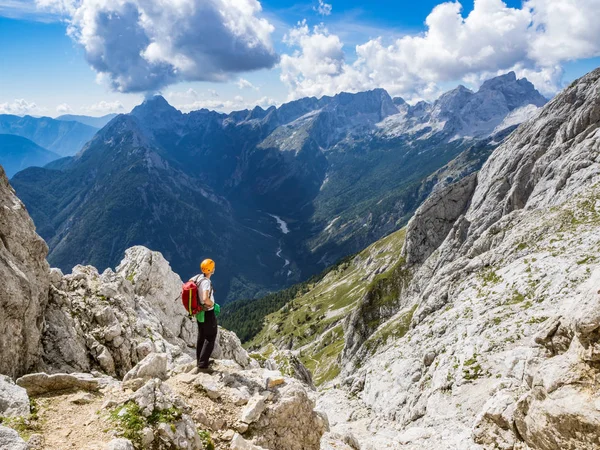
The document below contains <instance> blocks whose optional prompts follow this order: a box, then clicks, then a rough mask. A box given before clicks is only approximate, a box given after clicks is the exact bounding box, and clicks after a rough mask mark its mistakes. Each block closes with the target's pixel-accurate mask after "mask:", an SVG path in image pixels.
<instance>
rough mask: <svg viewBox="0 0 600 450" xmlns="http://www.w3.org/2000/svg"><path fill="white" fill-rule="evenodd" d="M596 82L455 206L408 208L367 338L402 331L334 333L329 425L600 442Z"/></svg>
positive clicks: (546, 111) (476, 438) (368, 439)
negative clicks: (338, 383) (396, 281)
mask: <svg viewBox="0 0 600 450" xmlns="http://www.w3.org/2000/svg"><path fill="white" fill-rule="evenodd" d="M599 93H600V69H599V70H596V71H593V72H591V73H590V74H588V75H586V76H585V77H583V78H582V79H580V80H578V81H577V82H575V83H573V84H572V85H571V86H570V87H569V88H567V89H565V91H564V92H562V93H561V94H560V95H558V96H557V97H556V98H555V99H554V100H552V101H551V102H550V103H549V104H548V105H547V106H545V107H544V108H543V109H542V110H541V111H540V112H539V114H538V115H537V116H536V118H534V119H532V120H531V121H529V122H527V123H525V124H524V125H522V126H521V127H520V128H519V129H518V130H517V131H516V132H515V133H513V134H512V135H511V136H510V137H509V139H508V140H507V141H506V142H505V143H504V144H502V145H501V146H500V147H499V148H498V149H496V150H495V151H494V153H493V154H492V156H491V157H490V159H489V160H488V161H487V163H486V164H485V165H484V167H483V168H482V170H481V171H480V172H479V174H478V175H477V181H476V186H475V187H474V190H473V189H465V190H463V193H464V196H460V197H461V198H459V199H457V200H459V201H458V205H459V207H458V208H456V209H455V210H454V208H447V207H444V202H445V201H448V200H450V198H451V196H449V197H443V198H444V200H441V199H440V201H439V202H437V204H438V207H432V205H431V204H429V202H426V203H425V204H424V205H423V207H422V208H421V209H420V210H419V211H418V212H417V214H416V215H415V217H414V218H413V220H412V222H411V223H410V224H409V226H408V232H407V235H406V242H405V245H404V254H405V255H406V256H407V257H408V258H409V259H410V261H411V262H410V263H407V262H403V263H402V267H403V269H404V270H405V271H406V272H407V278H408V279H409V282H407V283H406V285H405V286H404V288H403V289H402V290H401V291H400V292H398V291H396V292H395V294H396V297H395V299H393V302H392V303H393V304H395V305H396V312H395V314H394V315H393V316H392V317H391V318H390V319H389V320H387V321H385V322H384V323H382V324H380V325H379V327H378V328H377V330H375V331H374V335H376V334H377V333H379V334H380V335H381V333H382V331H384V330H386V329H388V328H391V330H394V329H396V330H399V329H402V330H403V332H402V333H396V334H394V333H387V338H386V339H383V340H379V346H378V347H375V349H374V348H373V347H372V346H371V347H369V345H367V344H368V343H369V340H368V339H367V340H366V341H365V342H364V345H362V346H361V345H356V346H354V347H352V346H349V344H348V343H347V345H346V351H345V360H344V362H345V368H344V370H343V373H342V375H343V377H342V380H343V384H344V385H346V386H347V389H348V391H350V392H352V393H354V394H357V393H359V394H358V395H359V397H360V401H357V400H356V399H355V398H353V397H348V396H347V394H346V393H344V392H345V391H336V390H332V391H330V392H328V393H327V394H326V395H324V396H323V397H322V398H321V407H322V408H324V409H325V410H327V411H328V412H329V413H330V414H329V415H330V420H331V423H332V426H333V429H334V430H347V429H352V430H353V431H354V432H355V433H356V434H357V437H358V438H359V440H360V441H361V443H362V444H363V447H364V448H380V446H385V445H389V444H390V443H391V442H399V443H401V444H403V445H404V446H403V447H402V448H414V449H417V448H430V449H437V448H439V449H446V448H472V449H478V448H486V449H487V448H502V449H522V448H535V449H564V448H577V449H579V448H581V449H583V448H590V449H595V448H600V442H599V441H598V437H597V436H598V432H599V431H600V430H599V429H598V423H599V422H598V415H597V412H596V411H595V410H594V409H592V408H590V406H589V405H592V404H594V402H595V399H596V397H597V396H598V395H599V393H598V390H597V386H596V383H595V381H592V380H595V379H596V377H597V376H598V368H597V364H596V359H597V358H596V356H595V353H596V347H597V346H598V345H599V340H598V334H597V331H598V329H600V325H599V324H598V321H597V318H596V316H597V313H596V311H597V310H598V307H599V306H600V295H599V294H598V292H599V290H598V288H599V287H600V284H599V282H598V275H600V272H599V268H598V264H597V258H596V256H595V255H596V253H597V249H598V245H600V241H599V239H598V236H599V233H598V230H599V226H600V221H599V219H598V218H599V217H600V207H599V205H600V203H599V201H598V199H599V198H600V197H599V195H600V192H599V191H598V181H599V180H600V162H599V161H598V148H599V145H600V106H599V105H600V94H599ZM455 192H457V191H455ZM449 193H450V194H451V191H450V192H449ZM432 199H433V198H432ZM432 199H431V201H432ZM462 205H468V206H467V208H466V210H464V209H463V207H462ZM461 210H462V212H461ZM452 216H458V217H457V218H456V220H454V222H453V225H452V226H451V227H449V226H447V219H449V220H450V221H452V220H453V217H452ZM423 243H425V244H426V245H425V249H424V250H423V251H421V250H418V249H420V248H421V245H422V244H423ZM428 253H430V255H429V256H428V257H427V254H428ZM386 288H389V285H387V284H386V285H385V286H382V290H385V289H386ZM392 293H394V292H392ZM355 330H356V327H352V326H350V327H348V328H347V329H346V333H350V335H353V333H355ZM384 336H385V334H384ZM340 401H342V402H345V403H344V404H345V406H342V407H341V408H340V407H336V406H334V403H335V402H340ZM350 409H352V410H353V413H352V414H350V415H349V416H348V415H346V412H345V411H348V410H350ZM348 421H349V422H350V423H348ZM373 432H375V436H373V434H372V433H373Z"/></svg>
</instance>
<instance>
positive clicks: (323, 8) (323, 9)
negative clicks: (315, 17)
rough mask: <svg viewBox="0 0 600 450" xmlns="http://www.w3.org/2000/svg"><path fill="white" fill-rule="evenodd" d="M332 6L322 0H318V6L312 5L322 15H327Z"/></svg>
mask: <svg viewBox="0 0 600 450" xmlns="http://www.w3.org/2000/svg"><path fill="white" fill-rule="evenodd" d="M332 9H333V7H332V6H331V4H329V3H325V2H324V1H323V0H319V6H317V7H314V8H313V10H315V11H316V12H318V13H319V14H321V15H322V16H329V15H330V14H331V10H332Z"/></svg>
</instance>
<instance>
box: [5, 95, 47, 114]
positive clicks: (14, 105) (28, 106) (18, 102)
mask: <svg viewBox="0 0 600 450" xmlns="http://www.w3.org/2000/svg"><path fill="white" fill-rule="evenodd" d="M45 110H46V109H45V108H41V107H39V106H38V105H37V104H35V102H28V101H27V100H25V99H22V98H19V99H15V100H13V101H12V102H5V103H0V114H13V115H15V116H25V115H27V114H41V113H43V112H44V111H45Z"/></svg>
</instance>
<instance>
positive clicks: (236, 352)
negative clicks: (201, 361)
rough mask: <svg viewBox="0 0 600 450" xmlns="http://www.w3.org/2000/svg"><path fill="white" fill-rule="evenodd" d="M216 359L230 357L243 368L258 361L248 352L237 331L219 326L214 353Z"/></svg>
mask: <svg viewBox="0 0 600 450" xmlns="http://www.w3.org/2000/svg"><path fill="white" fill-rule="evenodd" d="M212 357H213V358H214V359H230V360H232V361H235V362H236V363H238V364H239V365H240V366H242V367H243V368H247V367H250V366H251V365H252V364H253V362H254V363H255V364H256V362H255V361H254V360H253V359H251V358H250V357H249V356H248V352H247V351H246V349H245V348H244V347H242V343H241V342H240V340H239V338H238V337H237V335H236V334H235V333H233V332H232V331H228V330H226V329H225V328H222V327H219V333H218V335H217V341H216V342H215V348H214V350H213V353H212Z"/></svg>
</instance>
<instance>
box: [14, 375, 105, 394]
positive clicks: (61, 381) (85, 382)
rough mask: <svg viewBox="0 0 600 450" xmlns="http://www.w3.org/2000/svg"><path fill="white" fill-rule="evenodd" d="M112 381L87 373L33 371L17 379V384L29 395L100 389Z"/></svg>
mask: <svg viewBox="0 0 600 450" xmlns="http://www.w3.org/2000/svg"><path fill="white" fill-rule="evenodd" d="M109 383H110V379H103V378H96V377H94V376H93V375H91V374H86V373H73V374H66V373H56V374H53V375H48V374H47V373H32V374H29V375H25V376H23V377H21V378H19V379H18V380H17V384H18V385H19V386H21V387H22V388H24V389H25V390H26V391H27V394H28V395H41V394H47V393H49V392H57V391H69V390H73V391H77V390H84V391H98V390H99V389H100V388H101V387H103V386H106V385H107V384H109Z"/></svg>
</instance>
